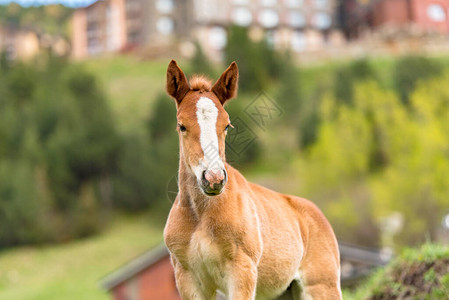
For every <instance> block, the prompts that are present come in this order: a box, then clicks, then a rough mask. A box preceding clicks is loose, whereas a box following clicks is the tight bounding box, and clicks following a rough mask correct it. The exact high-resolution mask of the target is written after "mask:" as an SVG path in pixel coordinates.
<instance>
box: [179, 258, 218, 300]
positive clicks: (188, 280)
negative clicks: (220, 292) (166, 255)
mask: <svg viewBox="0 0 449 300" xmlns="http://www.w3.org/2000/svg"><path fill="white" fill-rule="evenodd" d="M172 261H173V267H174V270H175V280H176V287H177V288H178V291H179V294H180V295H181V298H182V299H183V300H210V299H211V298H212V295H209V296H206V295H204V293H203V291H202V289H201V288H200V286H199V284H198V283H197V281H196V280H195V278H194V276H193V274H192V273H191V272H190V271H188V270H186V269H185V268H184V267H183V266H182V265H181V264H180V263H179V262H177V260H176V258H174V257H173V258H172Z"/></svg>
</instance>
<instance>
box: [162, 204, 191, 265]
mask: <svg viewBox="0 0 449 300" xmlns="http://www.w3.org/2000/svg"><path fill="white" fill-rule="evenodd" d="M196 223H197V221H196V220H195V217H194V215H193V212H192V209H191V208H190V207H189V206H183V205H181V204H180V201H179V196H178V197H177V198H176V201H175V202H174V204H173V206H172V208H171V209H170V213H169V215H168V219H167V223H166V225H165V228H164V241H165V245H166V246H167V248H168V250H169V251H170V253H172V254H173V255H175V256H177V257H178V259H181V260H182V257H184V256H186V255H187V254H186V253H185V252H186V249H187V248H188V245H189V243H190V240H191V237H192V234H193V232H194V231H195V227H196Z"/></svg>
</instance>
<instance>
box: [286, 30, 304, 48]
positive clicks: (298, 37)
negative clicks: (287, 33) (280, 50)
mask: <svg viewBox="0 0 449 300" xmlns="http://www.w3.org/2000/svg"><path fill="white" fill-rule="evenodd" d="M290 46H291V47H292V50H293V51H295V52H301V51H304V50H306V48H307V39H306V36H305V35H304V33H302V32H301V31H295V32H294V33H293V35H292V38H291V40H290Z"/></svg>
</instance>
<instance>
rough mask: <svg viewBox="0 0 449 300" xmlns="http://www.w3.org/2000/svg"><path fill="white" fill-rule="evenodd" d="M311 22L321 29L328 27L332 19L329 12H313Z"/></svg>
mask: <svg viewBox="0 0 449 300" xmlns="http://www.w3.org/2000/svg"><path fill="white" fill-rule="evenodd" d="M313 24H314V25H315V26H316V27H317V28H318V29H321V30H324V29H329V27H330V26H331V24H332V19H331V17H330V16H329V14H327V13H324V12H319V13H317V14H315V16H314V18H313Z"/></svg>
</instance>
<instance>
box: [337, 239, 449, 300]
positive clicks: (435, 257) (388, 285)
mask: <svg viewBox="0 0 449 300" xmlns="http://www.w3.org/2000/svg"><path fill="white" fill-rule="evenodd" d="M447 295H449V246H442V245H437V244H425V245H423V246H422V247H421V248H417V249H412V248H409V249H406V250H404V251H403V253H402V254H401V255H400V256H399V257H397V258H396V259H394V260H393V261H392V262H391V263H390V264H389V265H388V266H386V267H385V268H383V269H380V270H379V271H378V272H376V273H375V274H374V275H373V276H372V277H371V278H370V279H368V280H367V282H366V283H365V284H363V285H362V286H361V287H360V288H358V289H357V290H356V291H355V292H354V293H350V292H348V293H346V297H345V298H346V299H354V300H362V299H370V300H382V299H384V300H387V299H429V300H430V299H447Z"/></svg>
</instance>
